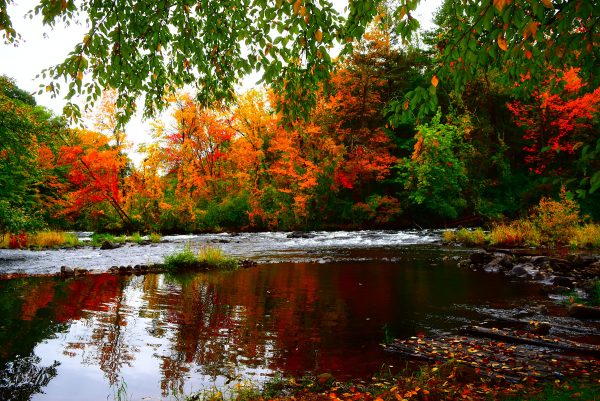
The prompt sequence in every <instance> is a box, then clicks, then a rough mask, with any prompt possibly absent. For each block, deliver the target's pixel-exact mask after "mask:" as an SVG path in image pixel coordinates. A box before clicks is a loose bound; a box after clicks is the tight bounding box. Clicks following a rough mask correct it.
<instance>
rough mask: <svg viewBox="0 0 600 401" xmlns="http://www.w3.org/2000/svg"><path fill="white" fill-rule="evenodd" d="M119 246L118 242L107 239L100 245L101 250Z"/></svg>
mask: <svg viewBox="0 0 600 401" xmlns="http://www.w3.org/2000/svg"><path fill="white" fill-rule="evenodd" d="M118 247H119V246H118V245H117V244H114V243H112V242H110V241H108V240H105V241H103V242H102V245H100V249H101V250H106V249H116V248H118Z"/></svg>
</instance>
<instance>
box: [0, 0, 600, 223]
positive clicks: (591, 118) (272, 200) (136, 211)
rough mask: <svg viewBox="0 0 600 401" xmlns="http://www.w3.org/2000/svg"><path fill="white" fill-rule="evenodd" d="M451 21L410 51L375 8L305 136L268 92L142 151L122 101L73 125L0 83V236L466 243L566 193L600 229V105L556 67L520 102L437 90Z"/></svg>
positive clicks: (190, 98)
mask: <svg viewBox="0 0 600 401" xmlns="http://www.w3.org/2000/svg"><path fill="white" fill-rule="evenodd" d="M451 7H452V6H451V2H446V3H445V5H444V7H443V8H441V9H440V11H439V13H438V14H437V16H436V19H435V23H436V24H437V28H435V29H434V30H432V31H429V32H425V33H423V34H422V36H421V37H420V38H419V39H418V40H416V39H415V40H412V41H410V42H402V41H401V40H400V38H399V35H398V33H397V27H394V20H393V19H392V18H391V17H390V14H389V11H387V12H388V14H386V9H385V8H384V7H382V8H381V10H380V13H379V14H377V16H376V18H375V20H374V21H373V22H372V23H371V24H370V25H369V27H368V30H367V32H366V33H365V34H364V36H363V37H362V38H361V39H359V40H356V41H355V42H354V44H353V49H352V52H351V53H350V54H349V55H347V56H346V57H344V58H343V59H342V60H341V61H340V62H339V63H337V64H336V65H335V67H334V68H333V69H332V71H331V72H330V74H329V76H328V77H327V79H326V80H323V81H322V82H320V83H319V85H318V90H317V91H316V92H315V98H314V105H313V106H312V108H311V110H310V113H309V115H308V116H307V117H306V118H295V119H291V118H290V116H289V114H286V112H285V107H284V106H285V104H286V102H290V101H291V100H290V99H288V98H287V96H286V95H285V94H282V93H280V92H278V91H276V90H273V89H269V88H268V87H262V88H257V89H253V90H249V91H247V92H244V93H236V94H235V96H234V100H233V101H230V102H224V101H220V100H215V101H214V102H212V103H210V104H206V103H202V102H199V101H198V100H197V96H196V95H197V94H196V93H193V92H190V91H186V90H184V89H179V90H177V91H176V92H175V93H173V94H170V95H169V96H168V97H167V98H166V99H165V101H166V104H167V106H166V107H167V108H166V110H167V111H165V112H164V113H163V117H162V119H155V120H154V122H153V124H152V127H153V128H152V132H151V135H152V141H151V142H150V143H148V144H146V145H144V146H143V147H141V148H140V149H132V148H131V146H130V145H129V143H128V139H127V132H125V131H123V130H122V126H123V125H122V124H121V120H120V117H121V116H122V115H123V113H124V111H123V110H122V108H120V107H119V106H118V104H119V102H118V94H117V91H116V90H114V89H110V88H109V89H106V90H105V91H103V93H102V94H101V96H100V98H99V100H98V102H97V103H96V104H95V106H94V108H93V109H91V110H89V111H88V112H87V114H86V115H85V116H84V117H85V118H84V119H82V120H81V121H83V123H80V124H75V125H73V124H69V123H68V122H67V119H65V118H64V117H62V116H56V115H52V114H51V113H50V112H49V111H48V110H45V109H44V108H43V107H40V106H38V105H36V101H35V98H34V97H33V96H32V95H30V94H28V93H26V92H24V91H23V90H21V89H20V88H18V87H17V86H16V85H15V83H14V82H13V81H12V80H11V78H10V77H6V76H4V77H2V78H1V79H0V105H1V107H0V108H1V110H2V119H1V120H0V133H1V135H2V138H3V141H2V150H1V151H0V156H1V163H0V181H1V182H2V192H1V193H0V231H1V232H3V233H20V232H26V231H35V230H39V229H41V228H45V227H49V228H53V229H77V230H92V231H100V232H134V231H141V232H147V233H149V232H161V233H181V232H214V231H223V230H230V231H240V230H241V231H261V230H316V229H325V230H330V229H336V228H337V229H340V228H343V229H360V228H407V227H443V226H460V225H467V226H468V225H480V224H485V223H489V222H494V221H506V220H511V219H515V218H519V217H522V216H524V215H527V213H528V212H530V211H531V210H532V208H533V207H534V206H536V205H537V204H538V202H539V201H540V199H541V198H543V197H549V198H554V199H558V195H559V193H560V191H561V189H564V191H565V193H566V196H567V197H568V198H569V199H571V200H574V201H575V202H576V203H577V204H578V205H579V207H580V208H581V212H582V216H584V218H585V219H587V220H588V221H589V220H591V221H594V220H598V219H599V218H600V191H598V189H599V188H600V157H599V156H600V155H599V154H600V137H599V136H598V132H600V130H599V128H600V127H599V124H600V120H599V111H600V88H599V87H598V86H595V85H593V84H592V83H588V81H587V79H586V76H585V75H584V74H582V72H581V69H580V68H578V67H574V66H568V67H564V68H563V69H560V68H557V67H553V68H549V69H548V70H547V72H546V74H545V78H544V79H543V80H542V81H541V82H540V83H539V85H537V86H535V87H534V88H533V89H532V90H530V91H529V92H528V94H527V96H523V95H522V94H520V93H519V92H518V90H519V86H520V85H521V84H523V85H525V83H526V81H527V80H528V76H527V73H525V72H523V73H522V74H521V83H513V82H511V81H508V82H507V80H506V77H505V76H504V75H503V74H504V72H503V71H502V69H501V68H499V67H494V68H491V69H488V70H484V69H479V70H477V69H475V70H474V71H473V72H472V77H471V78H470V79H469V80H468V82H466V83H464V89H462V90H461V91H457V90H456V89H455V87H456V86H457V82H455V81H454V80H453V76H452V75H451V74H450V75H446V76H445V77H444V78H443V79H440V78H438V76H437V75H433V76H432V72H434V73H435V71H436V68H437V67H436V65H437V63H439V53H440V46H442V45H441V41H440V38H443V37H444V35H446V34H447V29H446V28H445V27H446V26H448V25H449V24H450V23H452V21H451V19H452V18H453V16H452V10H451ZM527 29H529V30H530V31H526V32H525V35H528V34H531V35H533V34H535V33H536V32H535V31H536V28H534V26H531V27H529V28H527ZM503 46H505V45H504V44H503V42H501V41H499V42H498V49H495V50H494V51H502V50H505V49H503ZM588 50H590V49H589V48H588ZM267 51H268V50H267ZM582 51H586V50H585V49H583V50H582ZM593 51H597V50H593ZM525 57H526V58H530V57H531V55H530V54H529V53H527V54H526V55H525ZM596 72H597V71H596ZM456 79H464V77H462V76H460V75H458V76H457V78H456ZM428 86H429V88H430V89H431V88H433V91H435V94H436V99H435V103H432V106H435V107H431V106H430V107H427V108H425V110H423V108H421V109H420V110H418V113H417V112H416V111H413V110H412V109H410V108H409V106H408V103H409V100H406V101H404V99H410V96H413V99H414V97H415V96H418V94H419V93H420V92H419V91H423V87H428ZM411 111H412V112H411ZM132 150H137V151H139V152H141V153H142V154H143V160H142V161H141V163H133V162H132V161H131V159H130V158H129V156H128V154H129V152H130V151H132Z"/></svg>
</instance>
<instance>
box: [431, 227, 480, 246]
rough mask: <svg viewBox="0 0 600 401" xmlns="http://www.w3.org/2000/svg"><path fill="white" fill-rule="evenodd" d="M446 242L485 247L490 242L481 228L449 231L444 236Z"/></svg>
mask: <svg viewBox="0 0 600 401" xmlns="http://www.w3.org/2000/svg"><path fill="white" fill-rule="evenodd" d="M442 238H443V240H444V242H446V243H451V242H460V243H461V244H465V245H475V246H483V245H485V244H486V243H488V242H489V237H488V236H487V235H486V233H485V232H484V231H483V230H482V229H481V228H476V229H474V230H469V229H467V228H461V229H459V230H456V231H453V230H447V231H444V233H443V234H442Z"/></svg>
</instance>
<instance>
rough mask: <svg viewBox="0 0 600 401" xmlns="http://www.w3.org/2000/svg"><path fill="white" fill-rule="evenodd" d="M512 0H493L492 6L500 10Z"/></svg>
mask: <svg viewBox="0 0 600 401" xmlns="http://www.w3.org/2000/svg"><path fill="white" fill-rule="evenodd" d="M511 1H512V0H494V6H496V8H497V9H498V11H502V9H503V8H504V6H506V5H508V4H510V3H511Z"/></svg>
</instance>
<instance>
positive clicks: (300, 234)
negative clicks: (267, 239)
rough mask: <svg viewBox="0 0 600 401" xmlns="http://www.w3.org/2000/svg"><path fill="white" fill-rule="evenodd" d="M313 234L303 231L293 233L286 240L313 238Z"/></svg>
mask: <svg viewBox="0 0 600 401" xmlns="http://www.w3.org/2000/svg"><path fill="white" fill-rule="evenodd" d="M314 236H315V235H314V234H311V233H305V232H303V231H294V232H291V233H289V234H288V235H287V238H314Z"/></svg>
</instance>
